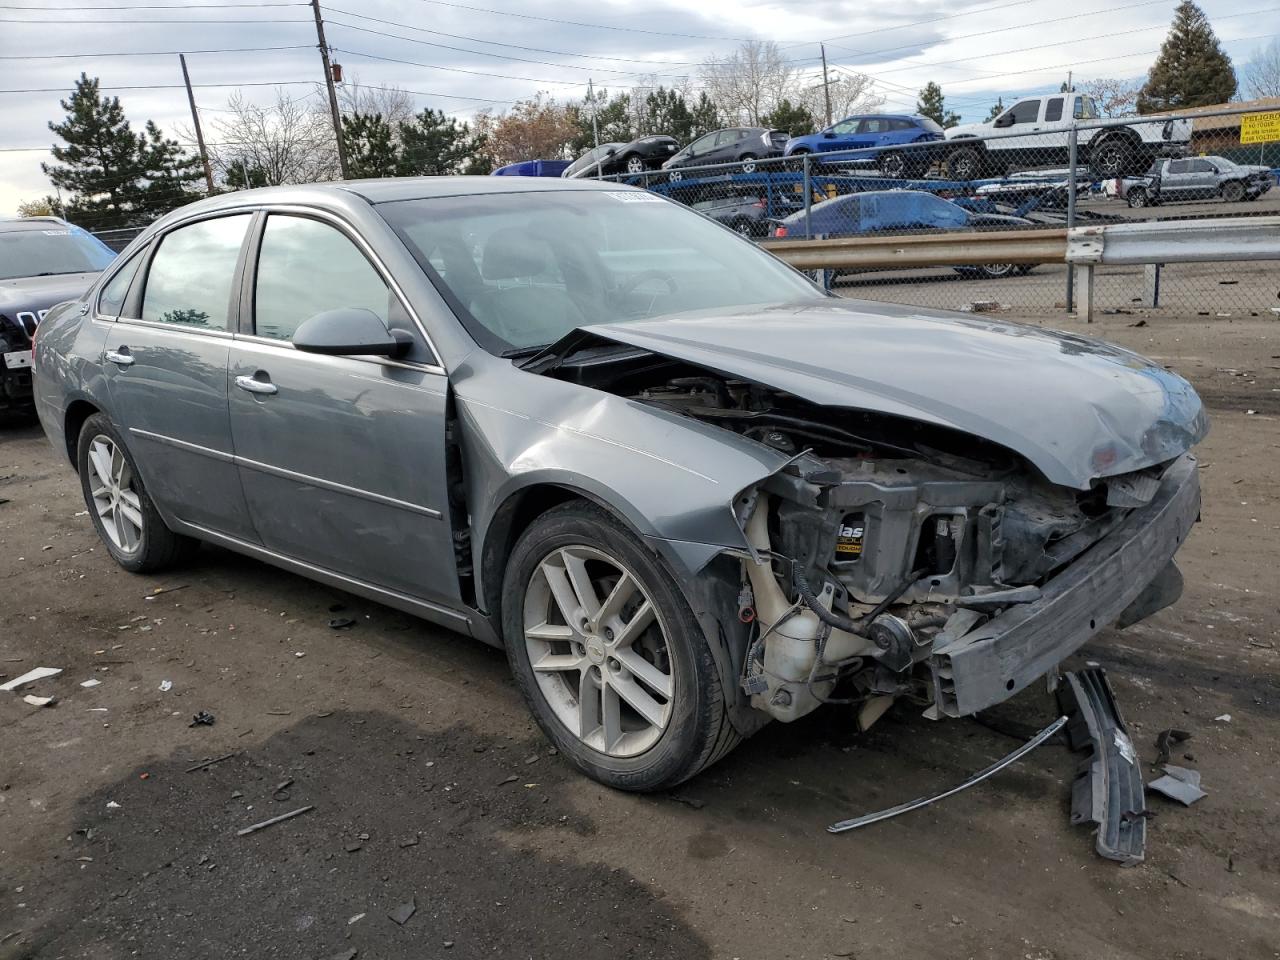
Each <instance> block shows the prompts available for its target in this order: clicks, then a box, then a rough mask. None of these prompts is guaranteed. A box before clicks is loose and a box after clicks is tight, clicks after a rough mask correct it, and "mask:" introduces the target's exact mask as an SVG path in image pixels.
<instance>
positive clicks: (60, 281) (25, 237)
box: [0, 217, 115, 413]
mask: <svg viewBox="0 0 1280 960" xmlns="http://www.w3.org/2000/svg"><path fill="white" fill-rule="evenodd" d="M114 259H115V253H113V252H112V250H111V248H109V247H108V246H107V245H106V244H104V243H103V242H102V241H100V240H99V239H98V238H97V237H95V236H93V234H91V233H88V232H86V231H84V230H81V229H80V228H79V227H74V226H72V225H71V224H69V223H67V222H66V221H64V220H60V219H58V218H57V217H28V218H25V219H22V220H0V413H5V412H9V411H17V412H21V411H24V410H30V408H31V404H32V399H31V363H32V358H31V339H32V336H33V335H34V334H35V332H36V326H37V324H39V323H40V321H41V320H43V319H44V315H45V314H46V313H48V312H49V308H50V307H52V306H54V305H55V304H58V303H61V302H62V301H64V300H73V299H75V298H76V297H78V296H80V294H82V293H84V291H85V290H86V289H88V287H89V285H90V284H91V283H93V281H94V278H95V277H96V276H97V275H98V274H99V273H100V272H101V271H102V270H104V269H105V268H106V267H107V265H108V264H110V263H111V261H112V260H114Z"/></svg>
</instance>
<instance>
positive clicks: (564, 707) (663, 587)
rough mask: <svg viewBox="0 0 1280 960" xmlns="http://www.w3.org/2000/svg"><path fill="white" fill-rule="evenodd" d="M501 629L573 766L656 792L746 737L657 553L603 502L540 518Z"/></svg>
mask: <svg viewBox="0 0 1280 960" xmlns="http://www.w3.org/2000/svg"><path fill="white" fill-rule="evenodd" d="M503 596H504V598H506V601H505V602H504V606H503V612H502V625H503V636H504V639H505V642H506V647H507V656H508V659H509V660H510V663H511V669H512V672H513V673H514V674H515V679H516V683H517V685H518V686H519V688H520V692H521V693H522V694H523V695H524V698H525V702H526V703H527V704H528V706H529V709H530V710H531V711H532V713H533V715H534V718H535V719H536V720H537V721H538V725H539V726H540V727H541V728H542V730H543V732H544V733H545V734H546V735H547V737H548V738H549V739H550V740H551V741H552V743H554V744H555V746H556V747H557V749H558V750H559V751H560V753H561V754H563V755H564V756H565V757H566V758H567V759H568V760H569V762H570V763H572V764H573V765H574V766H575V767H577V768H578V769H579V770H580V771H582V772H583V773H585V774H586V775H587V776H589V777H591V778H593V779H595V780H598V781H600V782H601V783H603V784H605V785H607V786H611V787H617V788H619V789H622V790H658V789H662V788H665V787H671V786H674V785H675V784H677V783H680V782H681V781H682V780H686V779H688V778H689V777H691V776H693V775H694V774H696V773H698V771H700V770H702V769H703V768H704V767H706V766H708V765H710V764H711V763H714V762H715V761H716V760H718V759H719V758H720V757H722V756H724V755H725V754H726V753H728V752H729V750H730V749H732V747H733V746H734V745H735V744H736V743H737V742H738V739H739V738H738V735H737V734H736V733H735V731H734V730H733V728H732V726H731V725H730V723H729V719H728V716H727V714H726V712H725V694H724V690H723V689H722V687H721V683H720V675H719V672H718V671H717V669H716V665H715V661H714V659H713V657H712V654H711V650H710V648H709V647H708V645H707V641H706V638H705V637H704V636H703V634H702V631H701V628H700V627H699V626H698V623H697V621H696V620H695V619H694V616H693V614H692V612H691V611H690V610H689V607H688V604H687V603H686V602H685V600H684V597H683V596H682V595H681V593H680V590H679V588H678V587H677V586H676V584H675V581H674V580H673V579H672V577H671V575H670V574H669V573H668V572H667V571H666V569H665V568H664V567H663V566H662V564H661V561H660V560H659V559H658V557H657V556H656V555H655V554H654V553H653V551H652V550H651V549H650V548H648V547H647V546H645V544H644V543H643V542H642V541H641V540H640V539H639V538H638V537H637V536H636V535H635V534H634V533H632V532H631V531H630V530H629V529H628V528H626V527H625V526H624V525H623V524H622V523H620V522H619V521H617V520H616V519H614V518H613V516H612V515H610V514H609V513H607V512H605V511H604V510H602V509H601V508H599V507H596V506H594V505H590V504H583V503H573V504H566V505H564V506H561V507H557V508H555V509H553V510H550V511H548V512H547V513H545V514H543V515H542V516H541V517H539V518H538V519H537V520H535V521H534V523H533V524H532V525H531V526H530V527H529V529H528V530H527V531H525V533H524V535H523V536H521V538H520V540H519V542H518V543H517V544H516V547H515V549H514V550H513V551H512V554H511V558H510V560H509V561H508V563H507V569H506V575H505V578H504V583H503Z"/></svg>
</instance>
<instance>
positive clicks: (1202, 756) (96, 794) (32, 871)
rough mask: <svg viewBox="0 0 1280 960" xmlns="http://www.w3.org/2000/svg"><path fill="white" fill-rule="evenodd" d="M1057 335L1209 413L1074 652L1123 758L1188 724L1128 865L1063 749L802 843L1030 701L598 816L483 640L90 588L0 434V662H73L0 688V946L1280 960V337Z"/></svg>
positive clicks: (233, 582) (772, 733)
mask: <svg viewBox="0 0 1280 960" xmlns="http://www.w3.org/2000/svg"><path fill="white" fill-rule="evenodd" d="M1054 322H1055V323H1056V325H1059V326H1063V325H1068V326H1069V328H1070V329H1074V330H1077V331H1083V332H1089V333H1093V334H1097V335H1100V336H1104V337H1107V338H1109V339H1113V340H1117V341H1119V342H1121V343H1124V344H1125V345H1128V346H1131V347H1134V348H1137V349H1139V350H1141V351H1143V352H1145V353H1147V354H1149V355H1152V356H1154V357H1156V358H1158V359H1160V360H1161V361H1162V362H1164V363H1166V364H1168V365H1170V366H1171V367H1173V368H1175V369H1177V370H1178V371H1180V372H1182V373H1183V374H1185V375H1186V376H1188V377H1189V378H1190V379H1191V380H1192V381H1193V382H1194V383H1195V385H1196V386H1197V387H1198V388H1199V389H1200V390H1201V392H1202V394H1203V395H1204V397H1205V398H1206V400H1207V402H1208V404H1209V407H1210V410H1211V414H1212V416H1213V430H1212V433H1211V435H1210V437H1209V439H1208V440H1207V441H1206V442H1205V443H1204V444H1203V446H1202V447H1201V448H1200V451H1199V453H1200V458H1201V466H1202V471H1203V472H1202V480H1203V484H1204V515H1203V520H1204V522H1203V523H1202V524H1200V525H1199V526H1198V528H1197V529H1196V531H1195V532H1194V533H1193V535H1192V536H1191V538H1190V539H1189V541H1188V543H1187V545H1186V548H1185V549H1184V550H1183V551H1182V553H1181V554H1180V558H1181V562H1182V567H1183V570H1184V573H1185V575H1186V582H1187V587H1186V592H1185V594H1184V596H1183V598H1182V599H1181V600H1180V601H1179V602H1178V603H1177V604H1176V605H1175V606H1174V607H1172V608H1170V609H1168V610H1165V611H1162V612H1161V613H1159V614H1158V615H1156V616H1155V617H1154V618H1152V619H1151V620H1149V621H1147V622H1146V623H1144V624H1141V625H1139V626H1137V627H1135V628H1132V629H1130V630H1128V631H1125V632H1123V633H1120V632H1114V631H1108V632H1107V633H1105V634H1103V635H1102V636H1101V637H1100V638H1098V640H1097V641H1096V642H1094V643H1092V644H1090V645H1089V646H1088V647H1087V648H1086V650H1085V651H1084V657H1086V658H1088V659H1093V660H1097V661H1099V662H1101V663H1102V664H1103V665H1105V666H1106V667H1107V669H1108V670H1109V672H1110V677H1111V679H1112V683H1113V685H1114V686H1115V688H1116V691H1117V695H1118V698H1119V700H1120V703H1121V704H1122V707H1123V709H1124V711H1125V713H1126V716H1127V719H1128V720H1129V722H1130V725H1131V728H1132V732H1133V734H1134V739H1135V741H1136V743H1137V745H1138V747H1139V752H1140V754H1141V756H1142V758H1143V761H1144V762H1145V763H1146V764H1148V765H1149V764H1150V763H1151V762H1152V761H1153V760H1154V756H1155V748H1154V743H1153V742H1154V740H1155V737H1156V734H1157V732H1158V731H1160V730H1162V729H1165V728H1167V727H1179V728H1182V729H1184V730H1188V731H1190V732H1191V734H1192V739H1191V740H1190V741H1188V742H1187V743H1185V744H1182V745H1181V746H1180V748H1179V749H1178V750H1177V751H1176V753H1175V762H1180V763H1182V764H1184V765H1186V766H1191V767H1195V768H1196V769H1199V770H1200V771H1202V773H1203V776H1204V785H1205V788H1206V789H1207V790H1208V796H1207V797H1206V798H1205V799H1204V800H1202V801H1200V802H1199V803H1198V804H1196V805H1195V806H1194V807H1190V808H1183V807H1180V806H1177V805H1175V804H1173V803H1172V802H1168V801H1165V800H1163V799H1162V798H1159V797H1152V798H1151V801H1150V802H1151V806H1152V808H1153V809H1154V811H1155V813H1156V814H1158V816H1156V818H1155V819H1153V820H1151V821H1150V825H1149V835H1148V847H1147V861H1146V863H1145V864H1143V865H1141V866H1139V867H1135V868H1130V869H1124V868H1119V867H1117V866H1116V865H1115V864H1113V863H1110V862H1107V861H1103V860H1101V859H1100V858H1098V857H1097V856H1096V854H1095V853H1094V852H1093V845H1092V840H1091V837H1090V835H1089V832H1088V830H1087V829H1084V828H1074V827H1072V826H1070V825H1069V823H1068V807H1069V785H1070V781H1071V778H1072V775H1073V772H1074V770H1075V766H1076V762H1077V760H1076V757H1074V756H1072V755H1071V754H1069V753H1068V752H1067V751H1066V749H1065V748H1064V747H1062V746H1059V745H1055V744H1050V745H1046V746H1044V747H1042V748H1040V749H1039V750H1038V751H1036V752H1035V753H1033V754H1031V755H1030V756H1029V757H1028V758H1026V759H1024V760H1022V761H1021V762H1019V763H1018V764H1017V765H1016V766H1014V767H1013V768H1011V769H1009V770H1007V771H1005V772H1003V773H1001V774H999V775H998V776H996V777H995V778H993V779H992V780H989V781H987V782H985V783H983V784H981V785H979V786H977V787H975V788H973V789H971V790H969V791H966V792H964V793H962V794H960V795H958V796H955V797H953V798H950V799H948V800H947V801H945V802H942V803H939V804H936V805H934V806H932V807H929V808H927V809H926V810H923V811H920V812H917V813H914V814H911V815H908V816H904V817H901V818H899V819H896V820H893V821H890V822H887V823H883V824H879V825H876V826H874V827H871V828H868V829H866V830H862V831H857V832H854V833H851V834H845V835H842V836H831V835H828V834H827V833H826V832H825V830H824V829H823V828H824V827H825V825H826V824H827V823H829V822H831V821H833V820H835V819H839V818H842V817H846V816H850V815H854V814H858V813H864V812H869V811H872V810H876V809H879V808H881V807H884V806H887V805H890V804H893V803H897V802H899V801H901V800H905V799H909V798H911V797H914V796H918V795H920V794H923V793H927V792H930V791H933V790H936V789H939V788H942V787H947V786H951V785H953V784H955V783H958V782H959V781H961V780H963V779H964V778H965V777H966V776H968V775H969V774H970V773H972V772H973V771H975V770H978V769H980V768H981V767H983V766H986V765H987V764H988V763H990V762H991V761H992V760H994V759H996V758H998V757H1000V756H1003V755H1004V754H1005V753H1007V752H1008V751H1009V750H1010V749H1011V748H1012V747H1013V746H1015V745H1016V743H1017V741H1016V740H1015V739H1013V738H1012V737H1010V736H1009V735H1008V730H1009V728H1013V729H1015V730H1018V729H1024V728H1025V729H1030V728H1033V727H1037V726H1039V725H1042V724H1043V723H1045V722H1047V721H1048V719H1050V718H1051V717H1052V716H1053V712H1052V708H1051V706H1050V705H1049V702H1048V700H1047V697H1046V695H1045V693H1044V692H1043V689H1041V688H1039V687H1038V686H1037V688H1034V689H1032V690H1029V691H1027V692H1025V693H1024V694H1023V695H1022V696H1021V697H1019V698H1018V699H1017V700H1016V701H1015V702H1013V703H1011V704H1008V705H1006V706H1005V707H1004V708H1002V710H1001V711H1000V712H999V716H998V717H997V718H996V719H997V720H998V721H1000V722H999V723H992V724H990V725H982V724H979V723H978V722H975V721H973V720H959V721H948V722H943V723H930V722H928V721H926V720H924V719H922V718H921V717H920V715H919V710H918V708H917V709H913V708H911V707H909V706H906V705H899V706H898V707H895V708H894V709H893V710H892V711H891V712H890V713H889V714H888V715H887V717H886V718H885V719H884V720H883V721H882V722H881V723H880V724H878V725H877V726H876V727H875V728H873V729H872V730H871V731H870V732H869V733H867V734H864V735H861V736H857V735H855V734H853V733H852V732H851V725H850V722H849V717H848V716H846V715H845V714H843V713H840V712H838V711H836V710H835V709H834V708H833V709H831V710H830V711H829V712H824V713H821V714H819V715H815V716H812V717H810V718H807V719H806V720H804V721H801V722H800V723H797V724H794V725H791V726H784V725H781V724H774V725H773V726H771V727H769V728H767V729H766V730H764V731H763V732H762V733H760V734H759V735H757V736H756V737H755V738H754V739H752V740H750V741H748V742H747V743H745V744H744V745H743V746H742V747H740V748H739V749H738V750H737V752H736V753H734V754H733V755H732V756H730V757H729V758H728V759H727V760H726V761H724V762H722V763H720V764H719V765H718V766H716V767H714V768H712V769H711V770H710V771H708V772H707V773H706V774H705V775H703V776H702V777H700V778H698V779H697V780H695V781H693V782H691V783H688V784H686V785H685V786H683V787H682V788H680V789H679V790H678V791H676V792H675V793H674V794H671V795H660V796H629V795H624V794H619V793H614V792H611V791H609V790H607V789H605V788H603V787H600V786H597V785H596V784H594V783H592V782H589V781H587V780H584V779H582V778H580V777H578V776H575V775H573V774H571V773H570V772H568V770H567V769H566V768H565V766H564V765H563V764H562V763H561V762H560V760H559V758H558V757H556V756H555V755H554V754H553V753H552V752H551V751H550V749H549V747H548V745H547V743H546V742H545V741H544V740H543V739H542V738H541V737H540V735H539V734H538V732H537V731H536V729H535V728H534V726H533V723H532V722H531V720H530V719H529V717H528V715H527V714H526V712H525V709H524V707H523V705H522V704H521V702H520V701H519V699H518V697H517V694H516V691H515V688H514V686H513V685H512V682H511V680H510V678H509V676H508V672H507V665H506V662H505V659H504V658H503V656H502V655H501V654H500V653H499V652H497V651H494V650H491V649H487V648H485V647H482V646H480V645H478V644H476V643H474V642H471V641H467V640H465V639H463V638H461V637H459V636H455V635H451V634H449V633H445V632H442V631H440V630H438V629H435V628H433V627H431V626H429V625H426V624H423V623H421V622H418V621H415V620H413V619H411V618H409V617H406V616H403V615H401V614H399V613H396V612H394V611H391V610H389V609H387V608H384V607H380V606H378V605H376V604H373V603H369V602H366V601H363V600H359V599H356V598H353V597H350V596H346V595H342V594H339V593H335V592H334V591H331V590H329V589H327V588H324V587H321V586H318V585H316V584H313V583H311V582H309V581H306V580H303V579H300V578H298V577H295V576H292V575H290V574H286V573H282V572H279V571H277V570H275V569H273V568H270V567H267V566H264V565H262V564H260V563H257V562H253V561H248V560H245V559H242V558H239V557H237V556H235V555H232V554H230V553H227V552H225V551H222V550H218V549H212V548H206V549H204V550H202V551H201V552H200V554H199V555H198V557H197V558H196V560H195V561H194V562H193V563H191V564H190V565H188V566H187V567H186V568H184V569H182V570H181V571H178V572H175V573H172V574H170V575H166V576H164V577H156V578H150V577H138V576H133V575H130V574H127V573H124V572H123V571H121V570H119V569H117V568H116V567H115V566H114V564H112V563H111V562H110V560H109V558H108V557H107V555H106V553H105V551H104V550H102V549H101V548H100V547H97V546H96V540H95V538H94V535H93V532H92V529H91V527H90V525H89V522H88V519H87V517H86V516H85V515H83V513H82V511H83V510H84V506H83V503H82V502H81V499H80V491H79V486H78V483H77V481H76V478H75V477H74V475H73V473H72V472H71V470H70V469H69V467H68V465H67V464H66V462H65V460H64V459H63V458H62V457H60V456H58V455H55V453H54V452H53V451H52V450H51V449H50V447H49V446H48V444H47V443H46V442H45V440H44V438H43V436H42V435H41V434H40V432H39V430H38V429H37V428H35V427H32V426H30V425H27V426H23V425H11V426H8V427H6V428H4V430H3V432H0V576H2V578H3V579H2V581H0V583H2V586H0V674H7V675H8V676H9V677H13V676H17V675H18V674H20V673H23V672H25V671H27V670H29V669H31V668H33V667H36V666H53V667H61V668H62V669H63V673H62V674H61V675H60V676H58V677H56V678H53V679H51V680H45V681H41V682H39V683H37V684H35V685H33V687H32V692H34V693H38V694H52V695H55V696H57V698H58V701H57V703H56V705H54V706H52V707H45V708H39V707H31V706H27V705H26V704H24V703H23V701H22V700H21V698H20V697H15V696H10V695H0V958H4V960H11V958H21V957H40V958H59V957H68V958H72V957H75V958H79V957H91V958H95V960H115V958H125V957H143V958H151V957H157V958H158V957H163V958H184V960H185V958H203V957H210V958H213V957H217V958H229V957H254V958H259V957H288V958H317V960H320V958H328V957H342V958H351V957H355V956H357V955H358V957H360V958H364V960H373V958H415V960H416V958H432V957H445V958H448V957H458V958H471V957H520V958H524V957H538V958H542V957H551V958H559V957H565V956H573V957H577V958H592V957H610V958H619V957H621V958H644V957H680V958H696V957H716V958H720V957H724V958H731V957H741V958H744V960H745V958H767V960H774V958H824V957H860V958H872V957H886V956H888V957H947V958H951V957H975V958H1016V960H1023V958H1025V960H1077V958H1078V960H1106V958H1137V957H1143V958H1146V957H1153V958H1154V957H1159V958H1162V960H1184V958H1213V960H1219V958H1276V957H1280V816H1277V813H1278V811H1280V806H1278V805H1277V799H1276V798H1277V796H1280V773H1278V771H1280V679H1278V675H1280V649H1278V648H1280V610H1278V609H1277V602H1276V585H1277V574H1276V571H1277V568H1280V546H1278V544H1280V512H1278V511H1277V509H1276V501H1277V495H1276V494H1277V487H1276V479H1275V478H1276V474H1277V468H1278V467H1280V429H1278V427H1280V401H1278V400H1277V398H1278V397H1280V372H1278V371H1280V336H1278V334H1280V323H1277V321H1275V320H1274V319H1269V318H1254V319H1227V320H1222V319H1209V320H1207V319H1205V318H1201V317H1195V316H1189V317H1184V318H1181V319H1178V318H1173V319H1166V318H1161V319H1160V320H1159V321H1153V322H1152V323H1151V324H1149V325H1148V326H1146V327H1143V328H1133V327H1130V326H1128V323H1130V322H1132V318H1129V317H1123V316H1120V317H1108V318H1104V319H1103V322H1101V323H1098V324H1095V325H1094V326H1093V327H1091V328H1085V327H1083V326H1080V325H1078V324H1064V323H1063V321H1061V320H1057V321H1054ZM1011 402H1016V398H1011ZM157 591H166V592H157ZM339 605H340V607H341V609H338V607H339ZM338 616H341V617H348V618H351V619H353V620H354V621H355V624H354V626H352V627H350V628H349V629H343V630H335V629H330V628H329V626H328V622H329V620H330V619H331V618H333V617H338ZM91 679H92V680H98V681H100V683H99V684H98V685H97V686H93V687H90V688H86V687H83V686H82V682H83V681H86V680H91ZM166 681H167V682H168V683H169V684H171V686H168V687H166V688H165V689H162V684H164V683H165V682H166ZM199 711H208V712H210V713H212V714H213V715H214V716H215V717H216V722H215V723H214V725H212V726H190V723H191V719H192V716H193V715H194V714H196V713H197V712H199ZM1227 714H1229V715H1230V720H1229V721H1227V720H1225V719H1215V718H1220V717H1223V715H1227ZM994 726H1003V727H1005V729H1006V732H1004V733H1001V732H997V731H996V730H995V729H993V728H992V727H994ZM209 760H213V761H216V762H213V763H211V764H209V765H207V766H204V767H203V768H201V769H194V770H193V769H192V768H193V767H195V766H196V765H198V764H201V763H204V762H205V761H209ZM304 807H310V808H311V809H310V810H309V811H308V812H306V813H303V814H301V815H299V816H297V817H295V818H293V819H289V820H286V821H284V822H281V823H278V824H276V825H275V826H272V827H269V828H266V829H264V830H261V831H259V832H256V833H251V834H248V835H245V836H239V835H237V831H238V830H240V829H241V828H243V827H246V826H249V825H251V824H254V823H257V822H259V821H262V820H266V819H267V818H269V817H273V816H278V815H280V814H283V813H288V812H291V811H294V810H298V809H300V808H304ZM411 911H412V912H411ZM410 912H411V915H409V916H408V918H407V919H405V916H406V914H410ZM393 914H394V915H395V918H394V919H393V917H392V915H393ZM398 920H404V922H403V923H400V922H397V921H398Z"/></svg>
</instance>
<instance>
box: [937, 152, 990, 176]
mask: <svg viewBox="0 0 1280 960" xmlns="http://www.w3.org/2000/svg"><path fill="white" fill-rule="evenodd" d="M989 166H990V163H989V158H988V156H987V151H986V148H984V147H981V146H976V147H960V148H959V149H957V150H955V151H953V152H952V154H951V155H950V156H949V157H947V175H948V176H949V177H951V179H952V180H977V179H979V178H980V177H981V176H982V175H983V174H984V173H985V172H986V171H987V168H988V167H989Z"/></svg>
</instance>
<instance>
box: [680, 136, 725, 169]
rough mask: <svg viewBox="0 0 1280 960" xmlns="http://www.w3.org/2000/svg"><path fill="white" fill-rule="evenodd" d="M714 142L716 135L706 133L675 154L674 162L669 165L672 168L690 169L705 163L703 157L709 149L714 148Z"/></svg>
mask: <svg viewBox="0 0 1280 960" xmlns="http://www.w3.org/2000/svg"><path fill="white" fill-rule="evenodd" d="M715 142H716V135H715V134H714V133H708V134H706V135H705V136H701V137H699V138H698V139H697V140H695V141H693V143H691V144H689V145H688V146H687V147H685V148H684V149H683V150H681V151H680V152H679V153H677V154H676V156H675V158H674V159H675V162H674V163H672V164H671V165H672V166H673V167H692V166H696V165H698V164H700V163H703V162H705V161H704V160H703V157H705V156H706V155H707V154H708V153H710V151H711V149H712V148H713V147H714V146H715Z"/></svg>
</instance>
